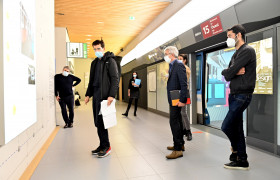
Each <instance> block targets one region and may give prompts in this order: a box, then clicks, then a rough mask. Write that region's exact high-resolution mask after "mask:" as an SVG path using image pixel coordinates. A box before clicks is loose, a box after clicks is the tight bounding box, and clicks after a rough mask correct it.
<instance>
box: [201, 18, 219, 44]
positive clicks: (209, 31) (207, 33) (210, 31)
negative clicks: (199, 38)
mask: <svg viewBox="0 0 280 180" xmlns="http://www.w3.org/2000/svg"><path fill="white" fill-rule="evenodd" d="M200 28H201V31H202V34H203V38H204V39H207V38H209V37H211V36H214V35H216V34H219V33H221V32H223V27H222V23H221V19H220V16H219V15H218V16H215V17H213V18H211V19H209V20H208V21H205V22H204V23H202V24H200Z"/></svg>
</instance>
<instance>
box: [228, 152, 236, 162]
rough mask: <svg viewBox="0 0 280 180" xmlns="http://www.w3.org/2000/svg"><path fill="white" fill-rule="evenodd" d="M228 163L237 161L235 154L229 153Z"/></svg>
mask: <svg viewBox="0 0 280 180" xmlns="http://www.w3.org/2000/svg"><path fill="white" fill-rule="evenodd" d="M229 160H230V161H237V153H231V155H230V156H229Z"/></svg>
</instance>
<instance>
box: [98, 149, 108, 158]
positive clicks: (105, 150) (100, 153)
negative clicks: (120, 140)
mask: <svg viewBox="0 0 280 180" xmlns="http://www.w3.org/2000/svg"><path fill="white" fill-rule="evenodd" d="M110 153H111V147H107V148H105V149H103V150H101V151H99V153H98V154H97V157H99V158H103V157H106V156H108V155H109V154H110Z"/></svg>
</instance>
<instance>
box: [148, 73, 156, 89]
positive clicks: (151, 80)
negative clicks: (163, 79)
mask: <svg viewBox="0 0 280 180" xmlns="http://www.w3.org/2000/svg"><path fill="white" fill-rule="evenodd" d="M148 81H149V92H156V90H157V74H156V70H155V69H153V70H151V71H150V72H149V73H148Z"/></svg>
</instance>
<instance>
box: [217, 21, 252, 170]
mask: <svg viewBox="0 0 280 180" xmlns="http://www.w3.org/2000/svg"><path fill="white" fill-rule="evenodd" d="M245 33H246V30H245V28H244V27H243V26H242V25H235V26H233V27H232V28H230V29H228V30H227V37H228V39H227V45H228V47H229V48H232V47H235V49H236V51H235V53H234V54H233V55H232V57H231V60H230V63H229V66H228V68H227V69H224V70H223V71H222V75H223V76H224V77H225V79H226V81H230V94H229V97H228V102H229V111H228V113H227V115H226V117H225V119H224V121H223V124H222V128H221V129H222V131H223V132H224V133H225V134H226V135H227V137H228V139H229V140H230V143H231V148H232V153H231V155H230V157H229V160H230V161H231V162H230V163H227V164H225V165H224V167H225V168H227V169H242V170H247V169H249V162H248V160H247V158H248V156H247V153H246V143H245V137H244V131H243V112H244V110H245V109H246V108H247V107H248V106H249V104H250V102H251V99H252V93H253V92H254V89H255V84H256V52H255V50H254V49H253V48H252V47H251V46H249V45H247V44H246V43H245Z"/></svg>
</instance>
